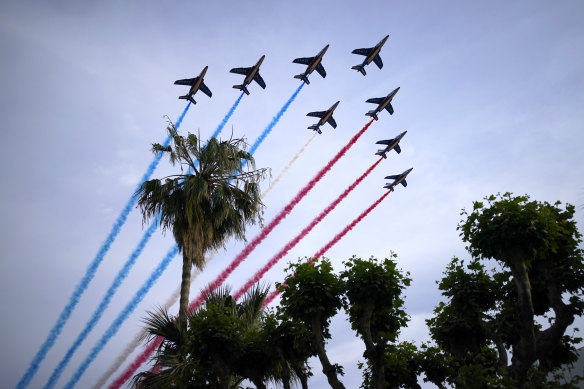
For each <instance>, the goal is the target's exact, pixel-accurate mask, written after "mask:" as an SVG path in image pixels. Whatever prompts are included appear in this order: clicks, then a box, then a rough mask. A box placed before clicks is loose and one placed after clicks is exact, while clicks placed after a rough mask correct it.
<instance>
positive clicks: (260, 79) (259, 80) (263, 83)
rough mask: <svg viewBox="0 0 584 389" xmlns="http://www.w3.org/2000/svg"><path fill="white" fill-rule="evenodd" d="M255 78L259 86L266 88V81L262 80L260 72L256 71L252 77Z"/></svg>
mask: <svg viewBox="0 0 584 389" xmlns="http://www.w3.org/2000/svg"><path fill="white" fill-rule="evenodd" d="M253 79H254V80H255V82H257V83H258V84H260V86H261V87H262V89H266V83H265V82H264V79H263V78H262V76H260V73H259V72H258V73H256V75H255V77H254V78H253Z"/></svg>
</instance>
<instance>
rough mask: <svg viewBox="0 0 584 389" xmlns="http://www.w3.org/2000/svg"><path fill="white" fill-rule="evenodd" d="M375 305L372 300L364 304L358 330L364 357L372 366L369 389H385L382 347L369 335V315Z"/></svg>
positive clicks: (371, 313)
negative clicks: (363, 345)
mask: <svg viewBox="0 0 584 389" xmlns="http://www.w3.org/2000/svg"><path fill="white" fill-rule="evenodd" d="M374 309H375V305H374V304H373V300H369V301H367V302H366V303H365V304H364V308H363V315H362V316H361V317H360V318H359V330H360V331H361V334H362V336H363V342H364V343H365V350H366V351H365V357H366V358H368V359H369V360H370V361H371V364H372V365H373V369H372V370H373V382H372V385H371V387H372V388H375V389H383V388H384V387H385V366H384V364H383V347H382V346H381V345H376V344H375V342H374V341H373V336H372V334H371V315H373V310H374Z"/></svg>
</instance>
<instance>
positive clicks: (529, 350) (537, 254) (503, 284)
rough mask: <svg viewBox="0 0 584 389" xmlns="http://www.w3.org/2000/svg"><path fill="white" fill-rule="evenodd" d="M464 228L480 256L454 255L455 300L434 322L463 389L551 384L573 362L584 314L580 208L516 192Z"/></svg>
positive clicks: (449, 293)
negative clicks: (576, 326) (573, 332)
mask: <svg viewBox="0 0 584 389" xmlns="http://www.w3.org/2000/svg"><path fill="white" fill-rule="evenodd" d="M462 215H463V216H464V217H465V219H464V220H462V221H461V223H460V225H459V227H458V228H459V230H460V231H461V237H462V239H463V241H464V242H466V243H467V244H468V246H467V249H468V251H469V252H470V254H471V256H472V259H471V260H470V261H468V262H467V263H465V261H462V260H459V259H458V258H454V259H453V260H452V261H451V263H450V264H449V266H448V267H447V269H446V272H445V273H444V274H445V275H444V278H443V279H442V280H441V281H440V283H439V288H440V290H441V291H442V294H443V295H444V296H445V297H446V298H447V301H446V302H442V303H440V304H439V305H438V306H437V307H436V309H435V316H434V317H433V318H432V319H430V320H428V325H429V327H430V332H431V334H432V337H433V339H434V340H435V341H436V343H437V344H438V345H439V346H440V347H441V348H442V349H443V350H444V351H445V352H446V353H447V354H449V355H450V356H451V357H452V361H451V362H452V363H450V366H449V369H450V371H451V373H450V374H449V375H448V378H447V380H448V381H449V382H450V383H452V384H455V385H457V386H459V387H478V386H481V385H488V386H490V387H493V386H499V387H521V388H537V387H548V385H551V386H550V387H553V385H555V383H553V382H548V378H547V377H548V376H549V374H548V373H549V372H551V371H553V370H554V369H557V368H559V367H560V366H562V365H563V364H565V363H569V362H572V361H574V360H575V349H574V345H575V344H576V343H578V342H579V341H580V339H579V338H576V337H573V336H568V335H566V334H565V332H566V329H567V328H568V326H569V325H570V324H572V323H573V321H574V317H575V316H577V315H581V314H582V312H583V309H584V300H583V299H582V292H583V291H584V265H583V259H584V257H583V251H582V250H581V249H580V248H579V245H580V243H581V235H580V233H579V232H578V230H577V228H576V223H575V221H574V220H573V216H574V207H573V206H572V205H566V206H565V207H561V204H560V203H559V202H558V203H555V204H553V205H552V204H549V203H547V202H538V201H530V199H529V197H528V196H517V197H514V196H512V195H511V194H509V193H505V194H503V195H497V196H490V197H487V198H485V202H475V203H474V205H473V210H472V211H471V212H470V213H469V212H467V211H463V213H462Z"/></svg>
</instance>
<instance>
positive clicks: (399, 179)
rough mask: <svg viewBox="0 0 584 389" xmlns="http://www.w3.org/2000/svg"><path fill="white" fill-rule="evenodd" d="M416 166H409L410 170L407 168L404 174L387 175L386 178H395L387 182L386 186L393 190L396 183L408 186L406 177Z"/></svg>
mask: <svg viewBox="0 0 584 389" xmlns="http://www.w3.org/2000/svg"><path fill="white" fill-rule="evenodd" d="M413 169H414V168H413V167H412V168H409V169H408V170H406V171H405V172H403V173H402V174H396V175H393V176H387V177H385V179H391V180H394V181H393V182H391V183H387V184H385V186H384V188H386V189H389V190H393V188H395V186H396V185H399V184H402V185H403V186H404V187H406V186H408V183H407V182H406V177H407V175H408V174H410V172H411V171H412V170H413Z"/></svg>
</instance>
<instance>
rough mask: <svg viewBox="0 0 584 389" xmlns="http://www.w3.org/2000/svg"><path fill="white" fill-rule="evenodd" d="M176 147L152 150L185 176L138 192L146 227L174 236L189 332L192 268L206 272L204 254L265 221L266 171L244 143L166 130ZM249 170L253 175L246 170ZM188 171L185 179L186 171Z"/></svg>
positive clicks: (155, 182)
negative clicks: (152, 223) (159, 228)
mask: <svg viewBox="0 0 584 389" xmlns="http://www.w3.org/2000/svg"><path fill="white" fill-rule="evenodd" d="M168 131H169V132H170V134H171V136H172V140H173V144H174V145H173V146H171V145H169V146H166V147H164V146H162V145H160V144H157V143H155V144H153V145H152V151H153V152H154V153H158V152H165V153H168V154H169V156H170V162H171V163H172V164H173V165H176V164H178V165H180V167H181V174H176V175H171V176H167V177H165V178H164V179H163V180H160V179H153V180H150V181H146V182H144V183H143V184H142V186H141V187H140V188H139V189H138V191H137V192H136V195H137V196H138V206H139V207H140V209H141V211H142V216H143V221H144V222H147V220H149V219H151V218H156V220H157V222H158V223H160V225H161V226H162V228H163V231H166V230H168V229H170V230H172V233H173V235H174V239H175V240H176V243H177V245H178V248H179V251H181V252H182V255H183V267H182V281H181V294H180V309H179V316H178V320H179V324H180V325H181V326H182V328H183V329H185V330H186V327H187V313H188V312H187V310H188V301H189V291H190V283H191V282H190V274H191V267H192V266H193V265H194V266H197V267H198V268H200V269H202V268H203V267H204V265H205V253H206V252H207V251H208V250H210V249H216V248H219V247H221V246H222V243H223V241H224V240H226V239H227V238H229V237H231V236H235V237H236V238H237V239H244V238H245V229H246V226H247V224H249V223H251V224H254V223H255V222H256V220H257V219H259V220H260V221H261V211H262V209H263V204H262V202H261V199H260V190H259V181H260V180H261V179H263V178H264V177H265V175H266V172H267V169H258V170H256V169H255V163H254V159H253V157H252V155H251V154H249V153H248V152H247V151H246V147H247V144H246V143H245V141H244V140H243V139H233V138H232V139H230V140H228V141H219V140H217V139H215V138H211V140H209V142H208V143H207V144H206V145H204V146H201V143H200V139H199V138H197V137H196V136H195V135H193V134H188V135H187V136H186V137H182V136H180V135H178V134H177V132H176V129H175V128H174V126H173V125H172V123H171V124H170V125H169V127H168ZM245 166H250V169H247V170H244V168H245ZM185 168H186V170H187V172H186V173H184V174H183V169H185Z"/></svg>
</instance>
